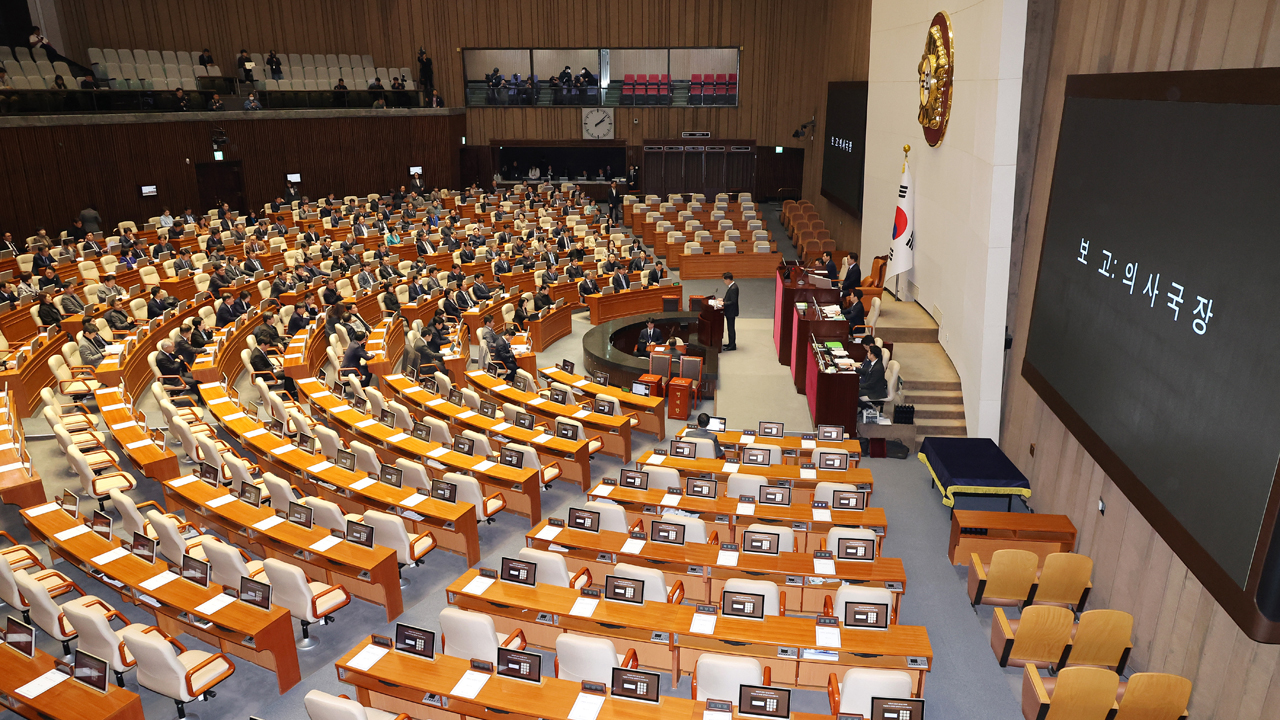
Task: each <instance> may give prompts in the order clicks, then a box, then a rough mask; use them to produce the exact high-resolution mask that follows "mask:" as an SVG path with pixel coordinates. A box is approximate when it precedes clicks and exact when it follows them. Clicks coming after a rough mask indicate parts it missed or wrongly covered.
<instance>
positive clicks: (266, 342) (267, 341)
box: [253, 310, 289, 350]
mask: <svg viewBox="0 0 1280 720" xmlns="http://www.w3.org/2000/svg"><path fill="white" fill-rule="evenodd" d="M253 339H254V340H256V341H258V347H261V348H267V349H275V350H283V349H284V347H285V345H288V344H289V343H287V342H286V341H285V339H284V338H282V337H280V331H279V330H277V329H276V313H275V312H274V311H271V310H268V311H267V312H265V313H263V314H262V324H261V325H259V326H258V327H256V328H254V329H253Z"/></svg>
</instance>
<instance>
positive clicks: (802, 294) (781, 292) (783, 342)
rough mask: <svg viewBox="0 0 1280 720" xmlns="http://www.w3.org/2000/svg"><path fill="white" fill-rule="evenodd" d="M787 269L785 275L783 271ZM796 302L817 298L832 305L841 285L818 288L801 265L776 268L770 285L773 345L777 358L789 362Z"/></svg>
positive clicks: (815, 299) (820, 301) (785, 363)
mask: <svg viewBox="0 0 1280 720" xmlns="http://www.w3.org/2000/svg"><path fill="white" fill-rule="evenodd" d="M784 272H788V277H787V279H783V273H784ZM798 302H817V303H819V304H824V305H833V304H835V303H838V302H840V289H839V288H835V287H833V288H830V289H822V290H820V289H817V288H815V287H814V286H813V280H812V279H811V278H809V277H808V274H807V273H806V272H805V270H804V269H803V268H800V267H798V266H795V265H790V266H787V267H786V268H782V267H780V268H778V271H777V273H776V276H775V279H774V287H773V346H774V349H776V350H777V351H778V362H780V363H782V364H783V365H788V366H789V365H790V364H791V352H792V351H791V348H792V337H793V332H792V323H793V322H794V316H793V314H792V309H793V308H794V307H795V304H796V303H798Z"/></svg>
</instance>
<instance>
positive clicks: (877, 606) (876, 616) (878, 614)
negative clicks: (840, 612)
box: [844, 602, 889, 630]
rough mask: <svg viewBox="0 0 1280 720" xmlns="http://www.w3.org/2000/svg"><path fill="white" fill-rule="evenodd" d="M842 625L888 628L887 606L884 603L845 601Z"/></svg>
mask: <svg viewBox="0 0 1280 720" xmlns="http://www.w3.org/2000/svg"><path fill="white" fill-rule="evenodd" d="M844 626H845V627H851V628H866V629H871V630H888V629H889V606H888V605H887V604H886V603H864V602H847V603H845V604H844Z"/></svg>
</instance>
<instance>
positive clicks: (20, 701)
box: [0, 648, 144, 720]
mask: <svg viewBox="0 0 1280 720" xmlns="http://www.w3.org/2000/svg"><path fill="white" fill-rule="evenodd" d="M56 662H57V661H56V660H55V659H54V657H53V656H52V655H49V654H48V653H46V652H43V651H42V650H40V649H39V648H35V652H34V655H33V656H32V657H30V658H27V657H23V656H22V655H20V654H18V653H17V652H14V651H10V650H5V651H4V652H0V695H2V696H3V698H4V699H3V700H0V707H4V708H6V709H8V710H12V711H13V712H15V713H17V714H18V715H21V716H22V717H25V718H30V720H46V718H55V719H56V720H144V718H143V715H142V698H140V697H138V695H137V694H136V693H132V692H129V691H128V690H125V689H124V688H122V687H116V686H115V685H112V684H110V683H108V684H107V692H106V694H105V695H104V694H103V693H100V692H98V691H96V690H92V689H90V688H88V687H86V686H84V685H82V684H80V683H78V682H68V681H67V680H63V681H62V682H59V683H58V684H57V685H54V686H53V687H52V688H49V689H48V690H46V691H44V692H42V693H40V694H38V695H36V696H35V697H27V696H26V695H23V694H22V693H19V692H18V689H19V688H23V687H24V686H26V684H27V683H30V682H32V681H34V680H36V679H38V678H40V677H41V676H43V675H44V674H46V673H48V672H50V671H52V670H53V669H54V666H55V663H56ZM26 692H30V690H27V691H26Z"/></svg>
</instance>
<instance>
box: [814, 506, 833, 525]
mask: <svg viewBox="0 0 1280 720" xmlns="http://www.w3.org/2000/svg"><path fill="white" fill-rule="evenodd" d="M813 521H814V522H831V510H830V509H828V508H814V509H813Z"/></svg>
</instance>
